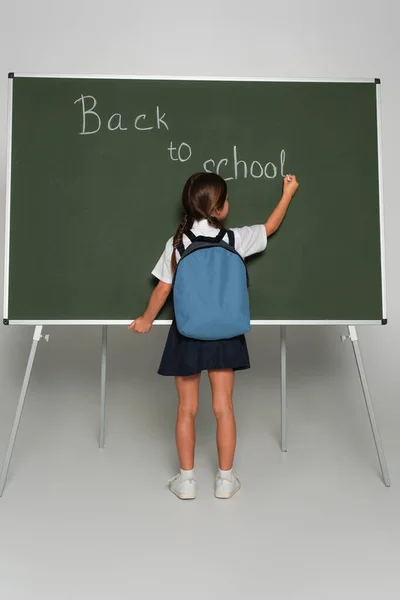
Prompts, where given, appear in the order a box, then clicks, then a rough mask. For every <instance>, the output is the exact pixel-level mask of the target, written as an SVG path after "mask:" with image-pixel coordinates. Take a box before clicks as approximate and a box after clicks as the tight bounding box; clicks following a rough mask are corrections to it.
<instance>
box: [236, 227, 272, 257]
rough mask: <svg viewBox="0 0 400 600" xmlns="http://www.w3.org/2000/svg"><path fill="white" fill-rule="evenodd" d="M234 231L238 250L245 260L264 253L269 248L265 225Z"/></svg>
mask: <svg viewBox="0 0 400 600" xmlns="http://www.w3.org/2000/svg"><path fill="white" fill-rule="evenodd" d="M232 231H233V232H234V234H235V247H236V250H237V251H238V252H239V254H240V255H241V256H242V257H243V258H246V257H247V256H251V255H252V254H258V253H259V252H263V251H264V250H265V248H266V247H267V231H266V229H265V225H251V226H246V227H237V228H235V229H232Z"/></svg>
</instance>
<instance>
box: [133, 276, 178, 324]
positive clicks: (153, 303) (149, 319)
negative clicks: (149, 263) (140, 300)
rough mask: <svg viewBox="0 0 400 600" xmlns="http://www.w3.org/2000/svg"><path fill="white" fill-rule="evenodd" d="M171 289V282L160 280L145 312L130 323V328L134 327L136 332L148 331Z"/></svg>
mask: <svg viewBox="0 0 400 600" xmlns="http://www.w3.org/2000/svg"><path fill="white" fill-rule="evenodd" d="M171 289H172V285H171V284H170V283H164V281H159V282H158V284H157V285H156V287H155V288H154V291H153V293H152V294H151V296H150V300H149V303H148V305H147V308H146V310H145V312H144V313H143V315H142V316H141V317H138V318H137V319H136V320H135V321H133V322H132V323H131V324H130V325H129V329H133V330H134V332H135V333H148V332H149V331H150V329H151V327H152V325H153V321H154V319H155V318H156V316H157V315H158V313H159V312H160V310H161V309H162V307H163V306H164V304H165V303H166V301H167V298H168V296H169V294H170V292H171Z"/></svg>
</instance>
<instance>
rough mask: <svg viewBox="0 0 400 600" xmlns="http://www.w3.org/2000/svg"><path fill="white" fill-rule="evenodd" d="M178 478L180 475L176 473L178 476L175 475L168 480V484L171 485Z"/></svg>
mask: <svg viewBox="0 0 400 600" xmlns="http://www.w3.org/2000/svg"><path fill="white" fill-rule="evenodd" d="M179 478H180V474H179V473H178V475H175V477H172V478H171V479H168V483H172V482H173V481H176V480H178V479H179Z"/></svg>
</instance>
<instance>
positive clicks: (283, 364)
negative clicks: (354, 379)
mask: <svg viewBox="0 0 400 600" xmlns="http://www.w3.org/2000/svg"><path fill="white" fill-rule="evenodd" d="M348 332H349V335H342V336H341V340H342V342H345V341H347V340H350V341H351V343H352V346H353V352H354V357H355V360H356V364H357V370H358V374H359V377H360V382H361V387H362V390H363V394H364V400H365V405H366V408H367V412H368V417H369V422H370V424H371V429H372V435H373V437H374V442H375V447H376V452H377V454H378V460H379V465H380V467H381V472H382V477H383V482H384V484H385V485H386V486H387V487H390V476H389V471H388V468H387V464H386V460H385V455H384V452H383V447H382V442H381V439H380V436H379V431H378V426H377V424H376V419H375V414H374V409H373V406H372V401H371V396H370V393H369V388H368V382H367V377H366V375H365V370H364V365H363V362H362V358H361V352H360V347H359V345H358V336H357V331H356V328H355V327H354V326H353V325H349V326H348ZM286 412H287V408H286V326H284V325H283V326H281V449H282V452H287V425H286V423H287V419H286Z"/></svg>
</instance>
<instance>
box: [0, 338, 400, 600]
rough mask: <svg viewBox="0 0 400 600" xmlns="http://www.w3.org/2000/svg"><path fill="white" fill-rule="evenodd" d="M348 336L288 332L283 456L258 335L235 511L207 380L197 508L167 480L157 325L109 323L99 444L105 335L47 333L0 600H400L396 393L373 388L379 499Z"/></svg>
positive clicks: (16, 476) (244, 379) (265, 347)
mask: <svg viewBox="0 0 400 600" xmlns="http://www.w3.org/2000/svg"><path fill="white" fill-rule="evenodd" d="M339 333H340V332H339V331H338V330H337V329H334V330H330V331H329V332H327V330H321V329H320V330H318V331H317V330H302V331H296V332H294V333H293V334H292V333H291V332H289V335H288V369H289V378H288V410H289V413H288V416H289V419H288V434H289V437H288V449H289V451H288V453H286V454H283V453H282V452H281V450H280V445H279V442H280V438H279V435H280V405H279V385H280V380H279V335H278V330H277V329H272V328H269V329H264V330H263V331H261V330H257V331H256V332H253V333H252V334H251V335H250V337H249V346H250V350H251V352H252V362H253V369H252V371H250V372H246V373H241V374H239V375H238V377H237V386H236V399H235V403H236V413H237V420H238V432H239V440H238V450H237V459H236V469H237V473H238V475H239V477H240V479H241V481H242V486H243V487H242V490H241V491H240V493H239V494H238V495H237V496H236V497H235V498H234V499H232V500H231V501H228V502H223V501H217V500H215V499H214V497H213V481H214V473H215V468H216V466H217V463H216V453H215V446H214V429H215V428H214V421H213V415H212V412H211V408H210V399H209V394H208V389H207V385H206V380H205V379H204V381H203V384H202V393H201V409H200V413H199V416H198V421H197V429H198V447H197V459H196V467H197V474H198V498H197V500H196V501H194V502H187V503H184V502H180V501H179V500H177V499H176V498H175V497H174V496H172V495H171V494H170V493H169V492H168V490H167V488H166V485H165V484H166V480H167V479H168V478H169V477H172V476H173V475H175V473H176V471H177V462H176V456H175V448H174V440H173V430H174V419H175V410H176V401H175V395H174V388H173V382H172V381H170V380H165V379H162V378H160V377H157V376H155V375H154V370H155V369H156V367H157V362H158V359H159V354H160V351H161V348H162V343H163V340H164V338H165V329H163V330H161V328H160V329H158V330H156V331H154V332H153V333H152V334H151V335H150V336H149V337H147V338H140V340H139V339H138V338H133V337H131V336H129V335H126V333H125V332H123V331H122V330H121V329H118V328H112V329H110V333H109V364H108V388H107V392H108V410H107V434H106V447H105V449H104V450H101V451H100V450H99V449H98V447H97V435H98V424H99V358H100V354H99V351H100V347H99V344H100V331H99V330H96V331H93V330H90V331H88V330H87V332H83V333H82V330H77V329H76V328H72V329H71V328H68V329H63V328H52V329H50V334H51V339H50V342H49V344H45V343H43V342H41V344H40V346H39V351H38V356H37V361H36V363H35V367H34V372H33V376H32V381H31V386H30V389H29V393H28V397H27V402H26V407H25V410H24V413H23V417H22V422H21V427H20V430H19V434H18V439H17V444H16V448H15V452H14V456H13V460H12V463H11V469H10V474H9V478H8V482H7V486H6V489H5V491H4V495H3V498H2V499H1V500H0V597H1V598H4V599H6V600H36V599H37V600H39V599H40V600H50V599H51V600H54V599H57V600H67V599H68V600H72V599H74V600H91V599H96V600H103V599H104V600H105V599H107V600H109V599H115V600H125V599H126V600H128V599H129V600H131V599H132V598H140V599H147V598H149V599H153V598H158V597H162V598H168V599H169V598H171V599H172V598H180V597H185V598H186V597H188V598H191V600H197V599H200V598H202V599H203V598H210V599H214V598H221V597H224V598H232V599H236V598H238V599H239V598H240V599H242V598H243V599H246V600H253V599H261V598H262V599H268V600H269V599H271V600H303V599H307V600H314V599H318V600H337V599H338V598H340V599H345V600H347V599H352V600H353V599H358V598H360V599H363V600H369V599H372V598H373V599H376V598H389V597H390V598H398V597H399V596H400V580H399V579H400V575H399V564H400V560H399V559H400V556H399V554H400V553H399V539H400V537H399V534H400V521H399V501H400V488H399V479H400V454H399V449H400V444H399V436H398V423H399V416H400V407H399V405H398V403H397V400H396V397H395V396H396V394H397V392H398V390H392V392H391V391H390V386H389V387H387V386H384V385H383V384H382V385H381V384H380V382H379V381H378V380H377V379H376V378H373V381H372V385H371V391H372V392H373V396H374V397H373V400H374V406H375V411H376V417H377V420H378V425H379V428H380V433H381V437H382V441H383V444H384V449H385V453H386V458H387V461H388V466H389V470H390V474H391V478H392V486H391V488H386V487H385V486H384V485H383V483H382V480H381V476H380V470H379V464H378V461H377V458H376V454H375V447H374V444H373V439H372V435H371V432H370V427H369V422H368V418H367V414H366V411H365V408H364V401H363V396H362V393H361V389H360V386H359V380H358V376H357V372H356V367H355V364H354V361H353V357H352V353H351V347H350V345H346V344H345V345H342V344H341V343H340V341H339ZM375 335H379V334H375ZM327 340H330V341H329V343H327ZM29 344H30V334H28V333H26V334H25V333H24V334H23V336H22V337H20V341H19V347H18V348H16V347H15V346H14V350H15V353H16V357H18V358H17V359H16V361H15V362H13V361H10V364H14V368H13V369H11V370H10V372H9V373H8V374H7V376H6V377H5V379H4V382H5V386H4V389H3V396H2V398H3V399H2V401H1V404H0V451H1V458H2V457H3V456H4V452H5V448H6V443H7V438H8V434H9V431H10V427H11V424H12V420H13V417H14V411H15V406H16V400H17V396H18V393H19V385H20V377H21V376H22V374H23V368H24V360H25V356H26V358H27V356H28V352H29ZM361 349H362V343H361ZM367 358H368V357H367ZM367 363H368V360H367ZM366 366H367V367H368V364H367V365H366ZM367 370H368V369H367Z"/></svg>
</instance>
